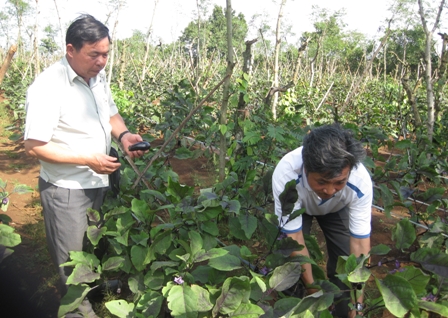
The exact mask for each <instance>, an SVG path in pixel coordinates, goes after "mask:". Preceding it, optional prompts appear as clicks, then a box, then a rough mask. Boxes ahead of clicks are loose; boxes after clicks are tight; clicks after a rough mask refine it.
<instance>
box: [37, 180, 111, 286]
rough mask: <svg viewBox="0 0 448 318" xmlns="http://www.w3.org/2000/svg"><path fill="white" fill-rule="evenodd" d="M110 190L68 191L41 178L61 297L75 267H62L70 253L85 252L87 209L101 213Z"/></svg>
mask: <svg viewBox="0 0 448 318" xmlns="http://www.w3.org/2000/svg"><path fill="white" fill-rule="evenodd" d="M107 190H108V187H106V188H96V189H66V188H61V187H57V186H55V185H53V184H51V183H48V182H46V181H44V180H43V179H42V178H39V191H40V199H41V203H42V208H43V215H44V223H45V233H46V237H47V244H48V250H49V252H50V256H51V258H52V260H53V263H54V264H55V266H56V268H57V271H58V273H59V275H60V277H61V282H62V286H61V290H60V292H61V295H64V294H65V293H66V292H67V285H66V281H67V278H68V276H70V274H71V272H72V270H73V267H60V266H59V265H61V264H63V263H65V262H67V261H68V260H69V252H70V251H82V250H83V249H84V247H85V246H86V243H87V235H86V231H87V227H88V226H89V222H88V218H87V209H88V208H92V209H95V210H97V211H100V209H101V206H102V204H103V201H104V197H105V195H106V192H107Z"/></svg>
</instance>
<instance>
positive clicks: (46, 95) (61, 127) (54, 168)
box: [25, 15, 144, 295]
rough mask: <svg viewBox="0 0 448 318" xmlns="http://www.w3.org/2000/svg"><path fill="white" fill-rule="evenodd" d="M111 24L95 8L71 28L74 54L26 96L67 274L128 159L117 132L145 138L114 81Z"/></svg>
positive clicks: (34, 152)
mask: <svg viewBox="0 0 448 318" xmlns="http://www.w3.org/2000/svg"><path fill="white" fill-rule="evenodd" d="M109 44H110V36H109V29H108V28H107V27H106V26H105V25H104V24H102V23H101V22H99V21H98V20H96V19H95V18H94V17H92V16H90V15H82V16H80V17H79V18H78V19H76V20H75V21H74V22H73V23H72V24H71V25H70V26H69V28H68V30H67V34H66V51H67V53H66V55H65V57H64V58H62V60H60V61H59V62H57V63H55V64H53V65H52V66H50V67H49V68H48V69H47V70H45V71H44V72H43V73H41V74H40V75H39V76H38V77H37V78H36V80H35V81H34V83H33V84H32V85H31V86H30V87H29V89H28V92H27V100H26V112H27V114H26V124H25V150H26V152H27V154H28V155H30V156H33V157H36V158H38V159H39V161H40V163H41V170H40V178H39V190H40V195H41V202H42V207H43V215H44V222H45V230H46V236H47V242H48V248H49V251H50V254H51V257H52V259H53V262H54V263H55V265H56V266H57V269H58V271H59V274H60V275H61V280H62V282H63V286H64V287H63V290H62V291H61V294H62V295H64V294H65V293H66V291H67V286H66V285H65V282H66V280H67V277H68V276H69V275H70V270H71V268H65V267H62V268H61V267H59V265H60V264H62V263H65V262H66V261H67V260H68V258H69V251H80V250H82V249H83V247H84V245H85V242H86V235H85V232H86V230H87V227H88V221H87V215H86V212H87V209H89V208H93V209H95V210H98V211H99V210H100V208H101V205H102V204H103V201H104V197H105V194H106V192H107V190H108V186H109V174H111V173H112V172H114V171H115V170H117V169H118V168H119V167H120V163H119V162H118V161H117V159H116V158H115V157H111V156H109V155H108V154H109V151H110V148H111V138H112V136H114V137H116V138H118V141H119V142H121V143H122V145H123V148H124V149H125V150H126V152H127V155H128V156H129V157H130V158H136V157H140V156H142V155H143V154H144V152H142V151H133V152H129V151H128V150H127V149H128V146H129V145H131V144H134V143H136V142H140V141H142V138H141V136H139V135H137V134H132V133H130V132H129V131H128V129H127V128H126V125H125V123H124V121H123V118H122V117H121V116H120V114H119V113H118V109H117V106H116V105H115V103H114V101H113V100H112V96H111V92H110V88H109V86H108V84H107V80H106V75H105V72H104V70H103V69H104V67H105V65H106V62H107V59H108V54H109Z"/></svg>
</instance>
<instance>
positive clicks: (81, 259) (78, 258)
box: [60, 251, 100, 268]
mask: <svg viewBox="0 0 448 318" xmlns="http://www.w3.org/2000/svg"><path fill="white" fill-rule="evenodd" d="M69 254H70V259H71V261H69V262H66V263H64V264H61V265H60V266H73V265H77V264H84V265H87V266H89V267H91V268H93V267H98V266H99V265H100V261H99V259H98V258H97V257H96V256H95V255H94V254H90V253H87V252H83V251H71V252H70V253H69Z"/></svg>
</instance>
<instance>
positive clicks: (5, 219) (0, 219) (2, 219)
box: [0, 202, 12, 225]
mask: <svg viewBox="0 0 448 318" xmlns="http://www.w3.org/2000/svg"><path fill="white" fill-rule="evenodd" d="M8 203H9V202H8ZM10 222H12V219H11V218H10V217H9V216H8V215H6V214H0V224H5V225H8V224H9V223H10Z"/></svg>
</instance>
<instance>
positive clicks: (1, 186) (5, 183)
mask: <svg viewBox="0 0 448 318" xmlns="http://www.w3.org/2000/svg"><path fill="white" fill-rule="evenodd" d="M7 185H8V182H6V181H3V180H2V179H0V188H3V189H5V188H6V186H7Z"/></svg>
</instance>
